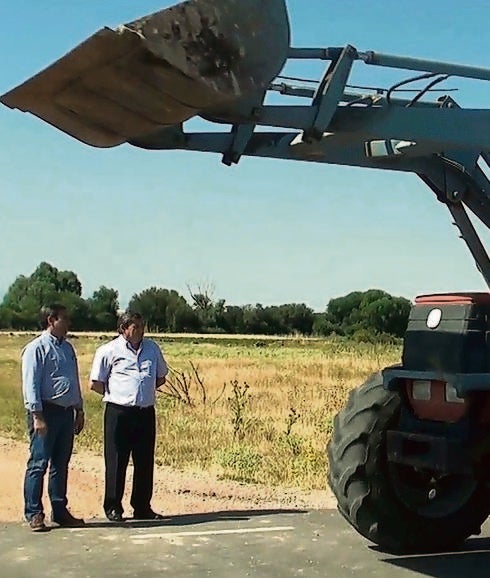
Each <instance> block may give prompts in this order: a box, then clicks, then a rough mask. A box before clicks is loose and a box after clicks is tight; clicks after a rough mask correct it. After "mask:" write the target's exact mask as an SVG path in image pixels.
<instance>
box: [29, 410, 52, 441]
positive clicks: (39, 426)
mask: <svg viewBox="0 0 490 578" xmlns="http://www.w3.org/2000/svg"><path fill="white" fill-rule="evenodd" d="M32 425H33V428H34V433H35V434H36V435H38V436H41V437H44V436H45V435H46V434H47V433H48V426H47V424H46V421H45V419H44V416H43V414H42V413H34V414H33V415H32Z"/></svg>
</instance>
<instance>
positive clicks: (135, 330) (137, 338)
mask: <svg viewBox="0 0 490 578" xmlns="http://www.w3.org/2000/svg"><path fill="white" fill-rule="evenodd" d="M117 330H118V332H119V333H120V334H121V335H122V336H123V337H124V338H125V339H126V340H127V341H129V343H131V345H133V346H135V345H139V344H140V343H141V340H142V339H143V335H144V332H145V322H144V320H143V317H142V316H141V315H140V314H139V313H135V312H131V311H128V312H126V313H123V314H122V315H121V316H120V317H119V321H118V324H117Z"/></svg>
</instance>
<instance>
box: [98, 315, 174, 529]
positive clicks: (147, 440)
mask: <svg viewBox="0 0 490 578" xmlns="http://www.w3.org/2000/svg"><path fill="white" fill-rule="evenodd" d="M118 330H119V337H117V338H116V339H114V340H112V341H110V342H109V343H106V344H105V345H102V346H101V347H99V348H98V349H97V351H96V352H95V357H94V361H93V364H92V371H91V373H90V379H91V381H92V389H93V390H94V391H96V392H97V393H99V394H101V395H102V396H103V400H104V402H105V412H104V458H105V496H104V510H105V513H106V516H107V518H108V519H109V520H111V521H113V522H120V521H122V520H123V507H122V498H123V495H124V485H125V481H126V470H127V467H128V463H129V457H130V456H132V458H133V466H134V472H133V490H132V493H131V506H132V507H133V509H134V517H135V518H136V519H140V520H158V519H160V518H162V516H161V515H160V514H157V513H156V512H154V511H153V510H152V508H151V505H150V502H151V497H152V494H153V468H154V453H155V434H156V427H155V407H154V406H155V391H156V389H157V388H158V387H160V386H161V385H163V384H164V383H165V376H166V375H167V373H168V367H167V364H166V362H165V359H164V358H163V355H162V352H161V350H160V347H159V346H158V345H157V344H156V343H155V342H154V341H152V340H151V339H144V338H143V334H144V322H143V319H142V317H141V315H139V314H138V313H125V314H123V315H122V317H121V318H120V320H119V326H118Z"/></svg>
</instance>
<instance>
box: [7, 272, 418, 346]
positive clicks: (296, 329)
mask: <svg viewBox="0 0 490 578" xmlns="http://www.w3.org/2000/svg"><path fill="white" fill-rule="evenodd" d="M118 297H119V296H118V291H117V290H116V289H112V288H109V287H105V286H101V287H100V288H99V289H98V290H97V291H95V292H94V293H93V295H92V296H91V297H89V298H87V299H84V298H83V297H82V284H81V283H80V280H79V279H78V277H77V275H76V274H75V273H74V272H73V271H60V270H58V269H57V268H56V267H53V266H52V265H50V264H49V263H45V262H43V263H41V264H40V265H39V266H38V267H37V268H36V270H35V271H34V272H33V273H32V274H31V275H29V276H28V277H26V276H24V275H20V276H19V277H17V279H16V280H15V281H14V282H13V283H12V285H11V286H10V287H9V289H8V291H7V293H6V294H5V297H4V299H3V301H2V304H1V305H0V329H11V330H36V329H39V318H38V316H39V310H40V308H41V306H42V305H44V304H47V303H54V302H56V303H62V304H63V305H66V307H67V308H68V309H69V311H70V315H71V320H72V324H71V329H72V330H73V331H114V329H115V327H116V322H117V317H118V312H119V300H118ZM128 309H130V310H133V311H138V312H140V313H141V314H142V315H143V316H144V318H145V319H146V321H147V325H148V330H149V331H153V332H168V333H186V332H192V333H229V334H262V335H291V334H301V335H321V336H328V335H332V334H337V335H344V336H350V337H355V338H359V339H369V338H372V337H373V336H383V335H385V336H394V337H401V336H402V335H403V333H404V331H405V329H406V326H407V320H408V314H409V312H410V302H409V301H408V300H407V299H404V298H403V297H393V296H391V295H389V294H388V293H386V292H385V291H381V290H378V289H372V290H369V291H364V292H360V291H356V292H353V293H350V294H349V295H346V296H344V297H338V298H336V299H332V300H330V301H329V303H328V304H327V307H326V310H325V311H324V312H322V313H317V312H315V311H313V309H311V308H310V307H308V306H307V305H305V304H304V303H289V304H285V305H273V306H263V305H261V304H259V303H258V304H256V305H244V306H237V305H228V304H227V303H226V301H225V300H224V299H214V298H213V296H212V295H211V294H210V293H209V292H208V291H196V292H195V293H194V292H192V291H190V299H189V301H188V300H186V299H185V298H184V297H183V296H182V295H180V294H179V293H178V292H177V291H175V290H173V289H164V288H159V287H150V288H149V289H145V290H144V291H142V292H140V293H137V294H135V295H133V297H132V298H131V300H130V302H129V304H128Z"/></svg>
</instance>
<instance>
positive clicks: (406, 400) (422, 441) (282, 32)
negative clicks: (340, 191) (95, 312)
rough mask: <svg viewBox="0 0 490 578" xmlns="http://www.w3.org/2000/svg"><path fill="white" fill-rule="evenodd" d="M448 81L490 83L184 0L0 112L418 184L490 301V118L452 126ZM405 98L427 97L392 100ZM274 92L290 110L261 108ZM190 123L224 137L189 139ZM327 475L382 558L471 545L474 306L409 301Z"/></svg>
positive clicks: (263, 6) (462, 113)
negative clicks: (294, 35) (489, 231)
mask: <svg viewBox="0 0 490 578" xmlns="http://www.w3.org/2000/svg"><path fill="white" fill-rule="evenodd" d="M291 60H321V61H325V73H324V75H323V77H322V78H320V79H318V82H317V83H316V84H314V85H313V86H312V85H311V84H306V83H299V84H298V81H297V79H296V80H295V81H293V82H291V79H288V77H284V76H281V72H282V71H283V69H284V66H285V65H286V63H287V62H289V61H291ZM354 66H366V67H373V66H376V67H389V68H393V69H398V70H403V71H413V72H412V73H411V75H410V76H408V77H407V79H406V80H404V81H402V82H399V83H397V84H395V85H393V86H391V87H387V88H386V89H380V88H379V87H377V88H373V89H369V88H362V89H359V88H354V87H352V85H350V84H349V78H350V76H351V72H352V69H353V67H354ZM407 74H408V73H407ZM448 77H452V78H457V77H462V78H471V79H476V80H483V81H488V80H490V70H489V69H484V68H478V67H473V66H465V65H461V64H450V63H444V62H437V61H432V60H423V59H414V58H407V57H401V56H395V55H390V54H382V53H377V52H373V51H362V50H358V49H357V48H355V47H353V46H350V45H347V46H342V47H319V48H293V47H291V46H290V29H289V21H288V14H287V10H286V5H285V2H284V0H190V1H188V2H183V3H181V4H178V5H176V6H173V7H172V8H169V9H166V10H162V11H160V12H157V13H155V14H151V15H149V16H146V17H144V18H141V19H140V20H137V21H135V22H132V23H129V24H125V25H123V26H120V27H119V28H117V29H115V30H110V29H107V28H105V29H102V30H100V31H99V32H97V33H96V34H94V35H93V36H92V37H90V38H89V39H88V40H87V41H85V42H84V43H82V44H81V45H79V46H77V47H76V48H75V49H74V50H73V51H72V52H70V53H69V54H67V55H65V56H64V57H62V58H61V59H60V60H58V61H57V62H55V63H54V64H53V65H52V66H50V67H49V68H47V69H46V70H44V71H42V72H40V73H39V74H37V75H36V76H34V77H33V78H31V79H30V80H27V81H26V82H25V83H24V84H22V85H21V86H19V87H17V88H14V89H13V90H12V91H10V92H8V93H7V94H5V95H4V96H2V97H1V101H2V102H3V103H4V104H5V105H7V106H8V107H10V108H17V109H20V110H21V111H25V112H31V113H32V114H34V115H36V116H38V117H39V118H41V119H43V120H44V121H46V122H48V123H50V124H52V125H53V126H55V127H57V128H58V129H60V130H62V131H64V132H65V133H67V134H69V135H71V136H73V137H74V138H77V139H79V140H80V141H82V142H84V143H86V144H88V145H92V146H96V147H112V146H116V145H120V144H123V143H129V144H130V145H133V146H135V147H141V148H145V149H152V150H171V149H180V150H183V151H189V150H191V151H203V152H210V153H218V154H219V155H221V159H222V162H223V163H224V164H225V165H227V166H230V165H233V164H236V163H238V162H240V159H241V158H242V157H243V156H249V157H254V156H255V157H267V158H277V159H289V160H291V161H309V162H317V163H334V164H340V165H351V166H359V167H367V168H377V169H386V170H391V171H405V172H411V173H415V174H416V175H417V176H418V177H419V178H420V179H421V180H422V181H423V182H424V183H425V184H426V185H427V187H428V189H429V190H430V191H432V193H434V194H435V195H436V198H437V200H438V201H439V202H440V204H441V207H446V209H447V210H448V211H449V212H450V214H451V217H452V220H453V221H454V223H455V224H456V225H457V227H458V229H459V232H460V234H461V238H462V239H463V240H464V242H465V243H466V245H467V247H468V249H469V251H470V252H471V255H472V257H473V259H474V260H475V262H476V265H477V267H478V269H479V270H480V272H481V274H482V275H483V278H484V279H485V281H486V283H487V285H489V286H490V260H489V258H488V255H487V253H486V251H485V248H484V247H483V244H482V243H481V241H480V239H479V237H478V235H477V232H476V230H475V228H474V226H473V223H472V221H471V220H470V218H469V214H468V211H470V212H471V213H473V215H474V216H476V217H477V218H478V219H479V220H480V221H481V222H482V223H483V224H484V225H486V226H487V227H490V181H489V180H488V178H487V176H486V171H488V166H489V163H490V152H489V151H490V110H489V109H484V110H475V109H463V108H461V107H460V106H459V105H458V103H457V102H456V101H455V100H454V99H453V98H452V97H451V96H450V95H448V94H445V95H444V94H442V95H440V96H439V98H437V99H435V100H432V97H433V91H434V90H435V88H434V87H435V86H436V85H438V84H439V83H440V82H442V81H444V80H446V79H447V78H448ZM413 81H419V82H420V81H425V83H426V84H425V86H424V88H422V89H419V90H417V91H415V92H414V93H413V94H412V96H411V97H410V98H407V97H406V94H407V93H406V92H403V94H402V95H401V93H400V92H399V89H400V88H403V89H406V88H407V87H408V86H410V83H412V82H413ZM271 92H275V93H276V94H277V95H282V96H283V97H284V99H286V98H287V97H291V98H295V97H300V98H302V99H303V101H302V102H301V104H298V101H295V102H294V103H293V104H266V103H265V98H266V96H267V95H268V94H270V93H271ZM304 99H306V101H307V102H306V104H305V103H304ZM193 117H198V118H201V119H204V120H206V121H208V122H211V123H215V125H219V126H222V127H223V130H222V131H218V132H214V131H213V132H186V130H185V122H186V121H187V120H189V119H191V118H193ZM262 127H267V128H266V130H264V128H262ZM328 458H329V473H328V482H329V484H330V486H331V488H332V490H333V492H334V493H335V495H336V497H337V500H338V507H339V510H340V512H341V513H342V514H343V516H344V517H345V518H346V520H347V521H348V522H349V523H350V524H352V525H353V526H354V527H355V528H356V529H357V530H358V531H359V532H360V533H361V534H362V535H363V536H365V537H366V538H368V539H369V540H371V541H372V542H375V543H376V544H379V545H380V546H381V547H382V548H384V549H389V550H396V551H404V552H409V551H411V552H420V551H434V550H443V549H448V548H454V547H456V546H458V545H459V544H460V543H461V542H462V541H464V540H465V539H466V538H467V537H469V536H470V535H472V534H478V533H479V531H480V527H481V525H482V523H483V522H484V521H485V520H486V518H487V517H488V515H489V513H490V294H489V293H477V294H475V293H464V292H463V293H458V294H449V293H445V294H440V295H428V296H422V297H419V298H417V299H416V300H415V303H414V305H413V308H412V311H411V314H410V319H409V324H408V329H407V332H406V336H405V339H404V345H403V353H402V359H401V363H400V364H399V365H398V366H395V367H388V368H385V369H383V370H382V371H380V373H379V374H377V375H375V376H372V377H371V378H369V379H368V380H367V381H366V383H364V385H361V386H360V387H359V388H357V389H355V390H354V391H353V392H352V393H351V395H350V398H349V401H348V403H347V406H346V407H345V409H343V410H342V411H341V412H340V413H339V415H338V416H337V417H336V418H335V425H334V431H333V435H332V439H331V441H330V443H329V444H328Z"/></svg>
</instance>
